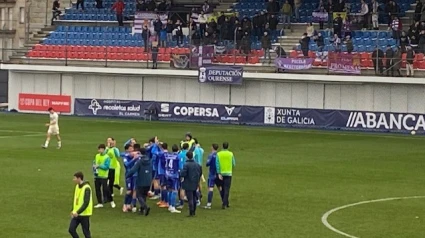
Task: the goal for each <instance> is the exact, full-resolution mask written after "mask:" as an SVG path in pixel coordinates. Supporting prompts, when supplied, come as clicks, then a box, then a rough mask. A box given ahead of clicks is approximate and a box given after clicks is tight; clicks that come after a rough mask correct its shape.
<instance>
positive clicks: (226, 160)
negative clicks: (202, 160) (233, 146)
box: [215, 142, 235, 209]
mask: <svg viewBox="0 0 425 238" xmlns="http://www.w3.org/2000/svg"><path fill="white" fill-rule="evenodd" d="M215 164H216V168H217V174H218V178H219V179H220V180H222V181H223V184H222V185H223V188H222V189H223V205H222V207H221V208H223V209H226V207H227V208H229V207H230V206H229V196H230V187H231V185H232V173H233V167H235V157H234V156H233V153H232V152H230V151H229V143H228V142H224V143H223V150H221V151H220V152H218V153H217V158H216V163H215Z"/></svg>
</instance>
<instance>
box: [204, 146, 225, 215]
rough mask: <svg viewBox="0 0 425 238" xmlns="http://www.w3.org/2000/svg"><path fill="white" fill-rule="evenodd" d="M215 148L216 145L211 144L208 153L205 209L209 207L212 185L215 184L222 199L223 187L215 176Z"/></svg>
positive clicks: (211, 197)
mask: <svg viewBox="0 0 425 238" xmlns="http://www.w3.org/2000/svg"><path fill="white" fill-rule="evenodd" d="M217 150H218V145H217V144H212V146H211V153H210V154H209V155H208V160H207V167H209V175H208V201H207V205H206V206H205V207H204V208H205V209H211V204H212V199H213V193H214V186H217V188H218V191H220V196H221V198H222V199H223V189H222V180H220V179H219V178H218V177H217V167H216V160H217Z"/></svg>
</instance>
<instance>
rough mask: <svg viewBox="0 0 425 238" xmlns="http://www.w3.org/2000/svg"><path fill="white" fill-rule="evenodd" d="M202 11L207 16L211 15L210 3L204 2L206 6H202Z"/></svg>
mask: <svg viewBox="0 0 425 238" xmlns="http://www.w3.org/2000/svg"><path fill="white" fill-rule="evenodd" d="M202 11H203V12H204V13H206V14H208V13H211V12H212V11H211V8H210V5H209V4H208V1H205V2H204V5H203V6H202Z"/></svg>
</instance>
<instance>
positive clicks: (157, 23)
mask: <svg viewBox="0 0 425 238" xmlns="http://www.w3.org/2000/svg"><path fill="white" fill-rule="evenodd" d="M161 29H162V22H161V19H160V18H159V16H158V17H157V18H156V19H155V21H154V22H153V30H154V31H155V32H156V34H157V35H159V32H160V31H161Z"/></svg>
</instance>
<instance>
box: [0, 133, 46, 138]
mask: <svg viewBox="0 0 425 238" xmlns="http://www.w3.org/2000/svg"><path fill="white" fill-rule="evenodd" d="M42 135H45V133H38V134H25V135H10V136H0V139H6V138H15V137H31V136H42Z"/></svg>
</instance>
